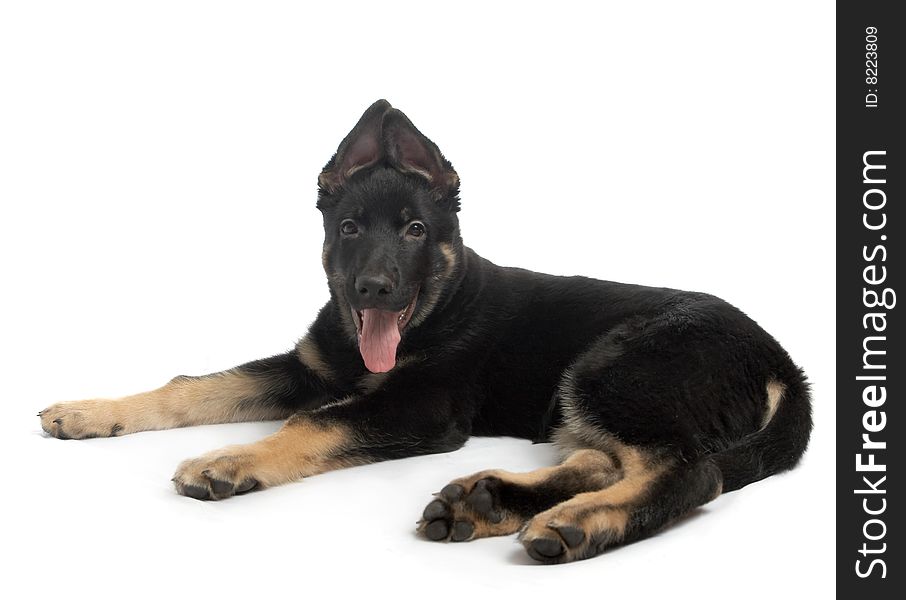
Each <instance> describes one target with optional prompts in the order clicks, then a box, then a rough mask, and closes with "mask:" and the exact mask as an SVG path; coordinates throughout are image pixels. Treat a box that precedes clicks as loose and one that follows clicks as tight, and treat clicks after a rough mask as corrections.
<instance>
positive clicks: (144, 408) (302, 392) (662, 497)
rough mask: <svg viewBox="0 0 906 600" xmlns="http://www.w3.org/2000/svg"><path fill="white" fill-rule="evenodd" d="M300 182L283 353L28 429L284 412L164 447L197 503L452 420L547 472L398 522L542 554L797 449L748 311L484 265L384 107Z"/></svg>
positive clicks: (458, 428)
mask: <svg viewBox="0 0 906 600" xmlns="http://www.w3.org/2000/svg"><path fill="white" fill-rule="evenodd" d="M318 185H319V193H318V209H319V210H320V211H321V213H322V215H323V219H324V251H323V254H322V261H323V265H324V270H325V271H326V273H327V280H328V284H329V286H330V302H328V304H327V305H326V306H324V308H322V309H321V311H320V313H319V314H318V318H317V320H316V321H315V322H314V324H313V325H312V326H311V329H310V331H309V332H308V333H307V334H306V335H305V337H303V338H302V339H301V341H299V342H298V344H297V345H296V347H295V349H294V350H293V351H291V352H288V353H286V354H281V355H278V356H273V357H271V358H265V359H263V360H257V361H254V362H250V363H248V364H244V365H241V366H239V367H236V368H234V369H230V370H229V371H224V372H221V373H215V374H211V375H205V376H202V377H187V376H180V377H176V378H175V379H173V380H172V381H170V382H169V383H168V384H167V385H165V386H163V387H162V388H160V389H157V390H154V391H151V392H147V393H143V394H137V395H134V396H128V397H125V398H121V399H118V400H85V401H80V402H67V403H62V404H55V405H53V406H51V407H49V408H47V409H45V410H43V411H42V412H41V413H40V414H39V416H40V417H41V426H42V427H43V429H44V431H46V432H47V433H48V434H50V435H52V436H54V437H57V438H61V439H79V438H89V437H95V436H118V435H124V434H127V433H132V432H135V431H143V430H150V429H165V428H170V427H185V426H188V425H198V424H203V423H224V422H235V421H249V420H258V419H286V423H285V424H284V425H283V427H282V428H281V429H280V430H279V431H278V432H277V433H274V434H273V435H271V436H269V437H267V438H265V439H263V440H261V441H259V442H256V443H253V444H248V445H244V446H232V447H227V448H224V449H221V450H216V451H214V452H211V453H208V454H205V455H204V456H201V457H199V458H195V459H191V460H187V461H185V462H183V463H182V464H181V465H180V466H179V468H178V469H177V470H176V474H175V476H174V477H173V482H174V484H175V486H176V491H177V492H178V493H180V494H183V495H185V496H190V497H192V498H197V499H200V500H221V499H224V498H229V497H230V496H234V495H238V494H244V493H246V492H249V491H251V490H256V489H261V488H267V487H270V486H274V485H279V484H282V483H286V482H289V481H297V480H300V479H302V478H303V477H309V476H311V475H316V474H318V473H323V472H325V471H329V470H331V469H338V468H341V467H348V466H352V465H359V464H364V463H369V462H373V461H379V460H388V459H395V458H404V457H407V456H415V455H419V454H430V453H435V452H450V451H452V450H456V449H457V448H459V447H460V446H462V445H463V443H464V442H465V441H466V440H467V439H468V438H469V436H471V435H479V436H516V437H522V438H529V439H533V440H538V441H552V442H554V443H555V444H556V445H557V447H558V448H559V449H560V450H562V452H563V456H564V459H563V462H562V463H560V464H559V465H557V466H553V467H547V468H543V469H538V470H537V471H532V472H530V473H510V472H507V471H502V470H489V471H482V472H480V473H476V474H474V475H470V476H468V477H463V478H461V479H457V480H455V481H453V482H451V483H449V484H447V485H446V486H445V487H444V488H443V489H442V490H441V492H440V493H439V494H437V495H436V498H435V499H434V500H433V501H431V502H430V503H429V504H428V505H427V507H426V508H425V510H424V513H423V514H422V518H421V521H420V522H419V526H418V528H419V531H420V532H422V534H423V535H424V536H425V537H427V538H428V539H431V540H451V541H454V542H462V541H467V540H473V539H477V538H482V537H486V536H492V535H508V534H512V533H515V532H520V539H521V541H522V543H523V544H524V546H525V549H526V551H527V552H528V554H529V555H531V556H532V557H533V558H534V559H537V560H539V561H541V562H546V563H559V562H566V561H572V560H577V559H584V558H588V557H591V556H594V555H596V554H599V553H601V552H603V551H604V550H606V549H607V548H610V547H612V546H616V545H619V544H626V543H629V542H632V541H635V540H639V539H641V538H644V537H646V536H650V535H652V534H653V533H655V532H656V531H658V530H659V529H661V528H663V527H664V526H665V525H667V524H668V523H670V522H671V521H673V520H675V519H678V518H679V517H682V516H683V515H685V514H687V513H689V512H690V511H691V510H693V509H694V508H696V507H697V506H700V505H702V504H704V503H706V502H708V501H710V500H712V499H714V498H716V497H717V496H718V495H720V494H721V493H724V492H729V491H732V490H736V489H739V488H741V487H743V486H745V485H748V484H750V483H752V482H754V481H758V480H760V479H762V478H764V477H767V476H769V475H773V474H774V473H778V472H780V471H784V470H786V469H790V468H792V467H793V466H795V465H796V463H797V462H798V461H799V459H800V457H801V456H802V454H803V452H804V451H805V448H806V446H807V444H808V439H809V434H810V431H811V426H812V422H811V407H810V399H809V391H808V384H807V382H806V378H805V376H804V374H803V372H802V371H801V370H800V369H799V368H798V367H797V366H796V365H795V364H794V363H793V361H792V360H791V359H790V357H789V355H788V354H787V353H786V352H785V351H784V350H783V348H781V347H780V345H779V344H778V343H777V342H776V341H775V340H774V338H772V337H771V336H770V335H768V334H767V333H765V332H764V331H763V330H762V329H761V328H760V327H759V326H758V325H757V324H756V323H755V322H754V321H752V320H751V319H750V318H748V317H747V316H746V315H745V314H743V313H742V312H740V311H739V310H738V309H736V308H734V307H733V306H731V305H729V304H727V303H726V302H724V301H722V300H720V299H718V298H715V297H713V296H709V295H706V294H701V293H692V292H683V291H677V290H672V289H665V288H652V287H643V286H638V285H625V284H620V283H613V282H608V281H597V280H594V279H587V278H584V277H555V276H551V275H543V274H540V273H533V272H531V271H525V270H521V269H513V268H503V267H498V266H496V265H494V264H491V263H490V262H488V261H487V260H485V259H483V258H481V257H480V256H478V254H476V253H475V252H473V251H472V250H470V249H469V248H466V247H465V246H463V243H462V239H461V238H460V232H459V222H458V219H457V212H458V211H459V197H458V193H459V177H458V176H457V174H456V172H455V171H454V170H453V167H452V165H451V164H450V163H449V162H448V161H447V160H446V159H445V158H444V157H443V155H442V154H441V153H440V151H439V150H438V148H437V146H435V145H434V143H432V142H431V141H430V140H429V139H428V138H426V137H425V136H424V135H422V134H421V133H420V132H419V131H418V130H417V129H416V128H415V127H414V126H413V125H412V123H411V122H410V121H409V119H407V118H406V116H405V115H404V114H403V113H402V112H400V111H399V110H396V109H394V108H392V107H391V106H390V104H389V103H388V102H387V101H385V100H379V101H378V102H375V103H374V104H373V105H372V106H371V107H370V108H369V109H368V110H367V111H365V114H364V115H363V116H362V118H361V120H360V121H359V122H358V124H357V125H356V126H355V128H354V129H353V130H352V131H351V132H350V133H349V135H347V136H346V138H345V139H344V140H343V142H342V143H341V144H340V146H339V148H338V149H337V152H336V154H335V155H334V156H333V158H331V159H330V162H328V163H327V166H326V167H325V168H324V171H323V172H322V173H321V175H320V177H319V179H318Z"/></svg>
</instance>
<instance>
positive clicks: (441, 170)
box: [383, 108, 459, 196]
mask: <svg viewBox="0 0 906 600" xmlns="http://www.w3.org/2000/svg"><path fill="white" fill-rule="evenodd" d="M383 138H384V140H383V141H384V150H385V151H386V152H387V158H388V159H389V161H390V164H392V165H393V166H394V167H395V168H396V169H397V170H399V171H401V172H403V173H414V174H416V175H418V176H420V177H422V178H424V179H425V180H427V181H428V183H430V184H431V186H432V187H433V188H435V190H437V191H438V192H439V193H440V195H442V196H447V195H449V194H451V193H455V192H456V191H457V190H458V188H459V175H457V174H456V171H454V170H453V165H451V164H450V162H449V161H448V160H447V159H445V158H444V156H443V154H441V153H440V150H439V149H438V147H437V146H436V145H435V144H434V142H432V141H431V140H429V139H428V138H426V137H425V136H424V135H422V133H421V132H420V131H419V130H418V129H416V128H415V125H413V124H412V121H410V120H409V119H408V118H407V117H406V115H404V114H403V113H402V112H401V111H399V110H397V109H395V108H393V109H390V110H389V111H388V112H387V113H386V114H385V115H384V125H383Z"/></svg>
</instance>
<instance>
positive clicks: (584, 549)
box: [519, 505, 628, 563]
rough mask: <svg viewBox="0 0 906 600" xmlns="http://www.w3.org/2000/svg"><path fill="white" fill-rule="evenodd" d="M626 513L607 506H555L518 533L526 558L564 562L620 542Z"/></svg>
mask: <svg viewBox="0 0 906 600" xmlns="http://www.w3.org/2000/svg"><path fill="white" fill-rule="evenodd" d="M627 518H628V514H627V512H626V510H625V509H622V508H619V507H609V506H592V507H589V506H569V505H563V506H555V507H554V508H552V509H550V510H547V511H545V512H543V513H540V514H538V515H535V516H534V517H533V518H532V519H531V520H529V522H528V523H527V524H526V526H525V528H524V529H523V530H522V531H521V532H520V534H519V541H520V542H522V545H523V546H524V547H525V551H526V552H528V555H529V556H531V557H532V558H534V559H535V560H537V561H540V562H543V563H564V562H571V561H574V560H582V559H584V558H590V557H592V556H595V555H597V554H600V553H601V552H603V551H604V550H606V549H607V548H608V547H610V546H613V545H615V544H618V543H619V542H620V541H621V540H622V539H623V532H624V531H625V529H626V522H627Z"/></svg>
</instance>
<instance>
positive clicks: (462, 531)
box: [450, 521, 475, 542]
mask: <svg viewBox="0 0 906 600" xmlns="http://www.w3.org/2000/svg"><path fill="white" fill-rule="evenodd" d="M473 533H475V526H474V525H472V524H471V523H470V522H468V521H454V523H453V533H452V534H450V541H452V542H465V541H466V540H469V539H470V538H471V537H472V534H473Z"/></svg>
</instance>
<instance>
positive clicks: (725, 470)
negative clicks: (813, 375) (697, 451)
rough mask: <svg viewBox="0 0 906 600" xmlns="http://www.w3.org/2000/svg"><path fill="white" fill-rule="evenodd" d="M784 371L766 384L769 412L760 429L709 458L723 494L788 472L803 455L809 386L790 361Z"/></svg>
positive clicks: (809, 418) (809, 415)
mask: <svg viewBox="0 0 906 600" xmlns="http://www.w3.org/2000/svg"><path fill="white" fill-rule="evenodd" d="M785 371H786V372H785V373H784V374H783V375H781V376H779V377H777V379H776V380H775V381H772V382H771V383H769V384H768V388H767V392H766V393H767V397H768V406H769V407H770V410H769V415H768V417H767V419H766V420H767V422H766V423H765V425H764V427H762V428H761V429H760V430H758V431H756V432H754V433H751V434H749V435H747V436H746V437H744V438H743V439H742V440H740V441H739V443H737V444H735V445H733V446H732V447H730V448H728V449H726V450H722V451H720V452H717V453H715V454H712V455H710V456H709V458H710V459H711V460H712V461H713V462H714V463H715V464H716V465H717V466H718V468H719V469H720V471H721V474H722V476H723V491H724V492H731V491H733V490H738V489H740V488H742V487H745V486H747V485H749V484H750V483H755V482H756V481H759V480H761V479H764V478H765V477H770V476H771V475H774V474H775V473H780V472H783V471H786V470H789V469H792V468H793V467H795V466H796V465H797V464H798V463H799V459H800V458H802V455H803V454H804V453H805V449H806V447H807V446H808V441H809V437H810V435H811V431H812V406H811V394H810V393H809V384H808V382H807V381H806V378H805V375H804V374H803V372H802V370H801V369H799V368H798V367H796V366H795V365H793V364H792V361H790V363H789V368H788V369H785Z"/></svg>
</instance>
